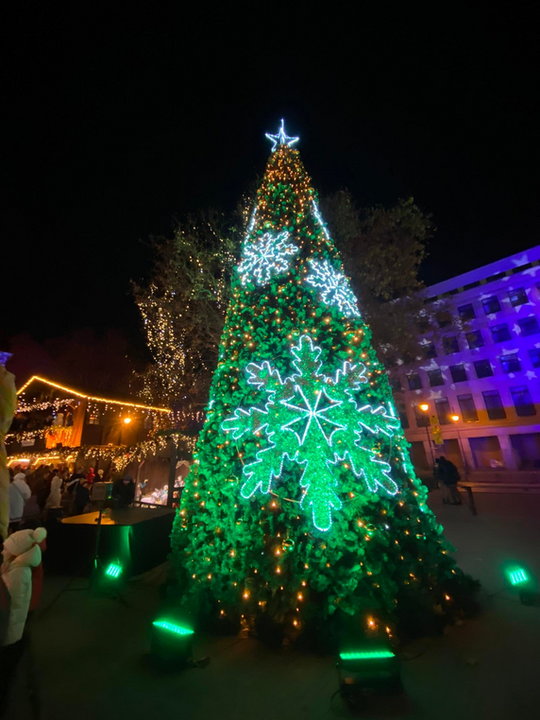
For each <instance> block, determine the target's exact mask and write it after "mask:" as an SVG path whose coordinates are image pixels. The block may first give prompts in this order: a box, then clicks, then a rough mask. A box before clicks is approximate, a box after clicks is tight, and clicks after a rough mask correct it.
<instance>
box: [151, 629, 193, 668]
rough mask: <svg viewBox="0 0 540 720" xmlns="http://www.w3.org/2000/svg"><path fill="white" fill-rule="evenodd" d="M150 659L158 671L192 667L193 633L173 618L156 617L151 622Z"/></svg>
mask: <svg viewBox="0 0 540 720" xmlns="http://www.w3.org/2000/svg"><path fill="white" fill-rule="evenodd" d="M151 632H152V634H151V641H150V657H151V659H152V662H153V664H154V665H155V666H156V667H158V668H159V669H160V670H180V669H182V668H185V667H192V666H193V664H194V662H193V639H194V636H195V631H194V630H193V628H191V627H189V625H187V624H185V623H183V622H179V621H178V620H177V619H175V618H170V617H158V618H156V619H155V620H154V621H153V622H152V631H151Z"/></svg>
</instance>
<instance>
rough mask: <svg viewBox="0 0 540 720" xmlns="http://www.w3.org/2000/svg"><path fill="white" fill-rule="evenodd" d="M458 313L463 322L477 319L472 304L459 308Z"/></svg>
mask: <svg viewBox="0 0 540 720" xmlns="http://www.w3.org/2000/svg"><path fill="white" fill-rule="evenodd" d="M458 313H459V317H460V318H461V319H462V320H474V318H475V317H476V313H475V312H474V308H473V306H472V303H469V304H468V305H462V306H461V307H458Z"/></svg>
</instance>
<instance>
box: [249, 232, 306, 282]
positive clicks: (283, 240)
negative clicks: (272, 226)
mask: <svg viewBox="0 0 540 720" xmlns="http://www.w3.org/2000/svg"><path fill="white" fill-rule="evenodd" d="M288 238H289V233H288V232H286V231H284V232H280V233H278V234H277V235H273V234H272V233H270V232H266V233H264V235H262V236H261V237H258V238H256V239H255V240H254V241H253V242H245V243H244V248H243V250H242V260H241V262H240V264H239V265H238V273H239V275H240V281H241V283H242V285H247V284H248V283H250V282H252V283H254V284H255V285H266V283H267V282H268V281H269V280H270V279H271V278H272V277H274V276H276V275H280V274H281V273H284V272H286V271H287V270H288V269H289V265H290V257H291V255H295V254H296V253H297V252H298V248H297V247H296V245H294V244H293V243H288V242H287V240H288Z"/></svg>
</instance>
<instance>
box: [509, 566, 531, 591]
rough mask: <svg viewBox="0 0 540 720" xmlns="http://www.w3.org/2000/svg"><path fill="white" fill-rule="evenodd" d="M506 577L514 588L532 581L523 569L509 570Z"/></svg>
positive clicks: (514, 568)
mask: <svg viewBox="0 0 540 720" xmlns="http://www.w3.org/2000/svg"><path fill="white" fill-rule="evenodd" d="M506 577H507V578H508V582H509V583H510V585H512V586H514V587H516V586H517V585H526V584H527V583H528V582H529V581H530V577H529V573H528V572H527V571H526V570H525V569H524V568H522V567H512V568H508V570H507V571H506Z"/></svg>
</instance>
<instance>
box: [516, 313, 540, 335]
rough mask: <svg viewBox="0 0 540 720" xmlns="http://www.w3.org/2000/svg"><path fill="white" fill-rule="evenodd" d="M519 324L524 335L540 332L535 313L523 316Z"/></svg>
mask: <svg viewBox="0 0 540 720" xmlns="http://www.w3.org/2000/svg"><path fill="white" fill-rule="evenodd" d="M518 325H519V327H520V328H521V334H522V335H536V333H538V332H540V328H539V327H538V318H537V317H536V316H535V315H531V317H528V318H523V320H518Z"/></svg>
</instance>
